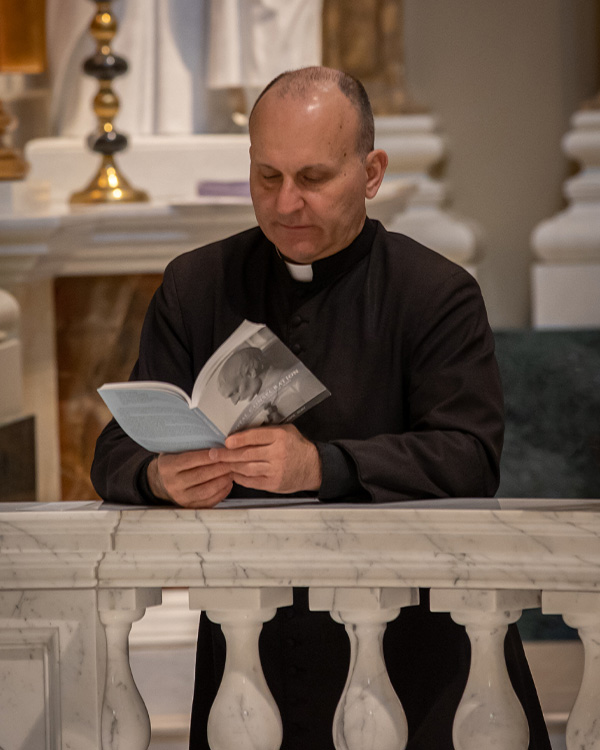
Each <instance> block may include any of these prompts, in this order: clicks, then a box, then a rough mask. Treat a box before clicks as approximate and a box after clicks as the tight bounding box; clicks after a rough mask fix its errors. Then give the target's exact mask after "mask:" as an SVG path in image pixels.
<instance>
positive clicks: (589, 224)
mask: <svg viewBox="0 0 600 750" xmlns="http://www.w3.org/2000/svg"><path fill="white" fill-rule="evenodd" d="M571 125H572V129H571V130H570V131H569V132H568V133H567V134H566V135H565V137H564V138H563V141H562V148H563V151H564V153H565V154H566V155H567V156H568V157H570V158H571V159H573V160H575V161H576V162H577V163H578V164H579V165H580V166H581V169H580V171H579V172H578V173H577V174H576V175H575V176H574V177H572V178H570V179H568V180H567V181H566V182H565V185H564V195H565V198H566V199H567V201H568V206H567V208H566V209H564V210H563V211H560V212H559V213H558V214H556V215H555V216H553V217H551V218H550V219H546V220H545V221H543V222H542V223H541V224H539V225H538V226H537V227H536V228H535V230H534V232H533V234H532V237H531V243H532V246H533V251H534V253H535V255H536V257H537V262H536V263H535V264H534V266H533V269H532V293H533V324H534V326H536V327H578V328H587V327H598V326H600V302H599V301H598V300H599V292H598V290H599V289H600V94H599V95H598V96H597V97H596V98H595V99H594V100H593V101H592V102H589V103H588V104H587V105H585V106H584V107H583V108H582V109H580V110H579V111H578V112H576V113H575V114H574V115H573V118H572V120H571Z"/></svg>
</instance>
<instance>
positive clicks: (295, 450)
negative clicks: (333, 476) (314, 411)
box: [208, 425, 321, 494]
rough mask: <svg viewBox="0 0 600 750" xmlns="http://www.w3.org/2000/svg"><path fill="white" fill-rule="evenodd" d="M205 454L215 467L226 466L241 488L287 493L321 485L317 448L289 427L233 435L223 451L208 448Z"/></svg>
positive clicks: (312, 488) (258, 429)
mask: <svg viewBox="0 0 600 750" xmlns="http://www.w3.org/2000/svg"><path fill="white" fill-rule="evenodd" d="M208 455H209V457H210V459H212V460H213V461H214V462H215V465H217V466H227V467H229V470H230V472H231V478H232V479H233V480H234V481H235V482H237V483H238V484H240V485H242V486H243V487H251V488H252V489H255V490H265V491H266V492H275V493H282V494H288V493H290V492H299V491H301V490H315V491H316V490H318V489H319V487H320V486H321V461H320V459H319V454H318V451H317V448H316V446H315V445H314V444H313V443H311V442H310V441H308V440H307V439H306V438H305V437H303V436H302V435H301V434H300V432H298V430H297V429H296V428H295V427H293V426H292V425H279V426H276V427H258V428H256V429H250V430H245V431H244V432H237V433H235V435H230V436H229V437H228V438H227V440H226V441H225V448H211V449H210V450H209V451H208Z"/></svg>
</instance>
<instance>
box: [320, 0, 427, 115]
mask: <svg viewBox="0 0 600 750" xmlns="http://www.w3.org/2000/svg"><path fill="white" fill-rule="evenodd" d="M403 27H404V7H403V0H361V2H356V0H324V3H323V64H324V65H327V66H329V67H331V68H340V69H341V70H345V71H346V72H347V73H350V75H353V76H355V77H356V78H359V79H360V80H361V81H362V83H363V84H364V86H365V89H366V90H367V93H368V95H369V99H370V100H371V106H372V107H373V112H374V113H375V114H376V115H397V114H416V113H419V112H425V111H426V109H425V108H424V107H422V106H420V105H418V104H417V103H415V101H414V100H413V99H412V98H411V97H410V95H409V93H408V90H407V85H406V77H405V74H404V44H403Z"/></svg>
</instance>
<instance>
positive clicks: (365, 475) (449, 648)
mask: <svg viewBox="0 0 600 750" xmlns="http://www.w3.org/2000/svg"><path fill="white" fill-rule="evenodd" d="M244 318H247V319H249V320H252V321H255V322H260V323H265V324H266V325H268V326H269V327H270V328H271V329H272V330H273V331H274V332H275V333H276V334H277V335H278V336H279V337H280V338H281V339H282V340H283V341H284V343H286V344H287V346H289V347H290V349H291V350H292V351H293V352H294V353H295V354H296V355H297V356H298V357H299V358H300V359H301V360H302V361H303V362H304V363H305V364H306V365H307V366H308V367H309V368H310V369H311V370H312V371H313V372H314V373H315V375H317V377H318V378H319V379H320V380H321V381H322V382H323V383H324V384H325V385H326V386H327V387H328V388H329V390H330V391H331V394H332V395H331V397H329V398H328V399H326V400H325V401H324V402H322V403H321V404H318V405H317V406H316V407H315V408H314V409H312V410H310V411H309V412H307V413H306V414H303V415H302V416H301V417H300V418H299V419H298V420H297V421H296V426H297V427H298V429H299V430H300V431H301V432H302V433H303V434H304V435H305V436H306V437H307V438H309V439H310V440H313V441H315V442H317V443H318V444H319V449H320V452H321V456H322V458H323V462H324V463H323V487H322V490H321V493H320V495H321V497H322V499H323V500H328V501H333V502H334V501H335V498H336V496H337V494H338V493H339V492H340V489H341V488H343V492H344V497H343V498H340V499H345V500H347V499H348V498H350V499H355V500H356V501H358V502H376V503H381V502H390V501H399V500H403V499H415V498H435V497H486V496H491V495H493V494H494V492H495V491H496V489H497V486H498V466H499V460H500V452H501V448H502V439H503V406H502V392H501V386H500V381H499V375H498V369H497V365H496V361H495V358H494V343H493V337H492V334H491V331H490V329H489V325H488V322H487V316H486V313H485V308H484V305H483V301H482V299H481V294H480V291H479V288H478V286H477V284H476V282H475V281H474V280H473V278H472V277H471V276H470V275H469V274H468V273H467V272H465V271H464V270H463V269H461V268H460V267H458V266H456V265H454V264H453V263H451V262H449V261H448V260H446V259H444V258H442V257H441V256H440V255H438V254H437V253H434V252H432V251H430V250H427V249H426V248H424V247H422V246H421V245H419V244H418V243H416V242H414V241H412V240H410V239H408V238H407V237H404V236H402V235H397V234H393V233H389V232H387V231H386V230H385V229H384V228H383V227H382V226H381V225H380V224H378V223H377V222H372V221H369V220H367V222H366V223H365V227H364V229H363V231H362V232H361V234H360V235H359V236H358V237H357V238H356V240H355V241H354V242H353V243H352V244H351V245H350V246H349V247H348V248H346V249H345V250H343V251H342V252H340V253H338V254H336V255H334V256H331V257H330V258H325V259H323V260H321V261H317V262H316V263H314V264H313V280H312V281H310V282H301V281H295V280H294V279H292V278H291V276H290V274H289V272H288V270H287V268H286V266H285V263H284V262H283V260H282V259H281V258H280V257H279V256H278V255H277V253H276V251H275V248H274V247H273V245H272V244H271V243H270V242H268V240H266V238H265V237H264V235H263V234H262V232H261V231H260V230H259V229H251V230H249V231H247V232H244V233H242V234H239V235H236V236H235V237H231V238H229V239H227V240H224V241H222V242H218V243H214V244H213V245H209V246H207V247H204V248H200V249H199V250H195V251H192V252H191V253H187V254H185V255H182V256H180V257H179V258H177V259H176V260H175V261H173V262H172V263H171V264H170V265H169V267H168V268H167V270H166V271H165V277H164V280H163V284H162V286H161V287H160V288H159V290H158V291H157V293H156V295H155V296H154V298H153V300H152V303H151V304H150V307H149V310H148V314H147V316H146V321H145V323H144V328H143V331H142V336H141V343H140V357H139V360H138V362H137V363H136V366H135V368H134V371H133V373H132V378H135V379H142V380H164V381H168V382H172V383H176V384H177V385H179V386H181V387H182V388H183V389H184V390H185V391H187V392H188V393H191V390H192V386H193V383H194V380H195V378H196V376H197V374H198V372H199V370H200V369H201V367H202V365H203V364H204V362H205V361H206V360H207V359H208V357H209V356H210V355H211V354H212V352H213V351H214V350H215V349H216V348H217V347H218V346H219V345H220V344H221V343H222V342H223V341H224V340H225V339H226V338H227V336H229V334H230V333H232V331H233V330H234V329H235V328H236V327H237V326H238V325H239V323H240V322H241V321H242V320H243V319H244ZM150 458H151V456H150V454H148V453H147V452H146V451H144V450H143V449H142V448H140V447H139V446H137V445H135V443H133V442H132V441H131V440H129V438H127V436H125V435H124V434H123V433H122V431H121V430H120V429H119V427H118V425H116V424H115V423H114V421H113V422H111V423H110V424H109V425H108V426H107V427H106V429H105V430H104V431H103V433H102V435H101V436H100V438H99V440H98V445H97V449H96V456H95V459H94V465H93V467H92V479H93V482H94V486H95V487H96V489H97V491H98V493H99V494H100V496H101V497H103V498H105V499H107V500H111V501H114V502H130V503H135V504H147V503H149V502H152V498H151V497H149V496H148V489H147V485H146V484H145V482H144V475H145V467H146V465H147V463H148V461H149V460H150ZM233 494H235V495H237V496H252V495H255V494H257V493H253V492H252V491H249V490H247V489H245V488H243V487H234V493H233ZM261 494H263V495H264V494H265V493H261ZM421 600H422V602H421V604H420V605H419V606H418V607H410V608H406V609H404V610H402V612H401V613H400V616H399V617H398V619H397V620H395V621H394V622H392V623H389V624H388V626H387V630H386V635H385V638H384V650H385V659H386V664H387V667H388V672H389V674H390V678H391V680H392V684H393V685H394V688H395V689H396V691H397V693H398V695H399V697H400V699H401V701H402V704H403V706H404V709H405V711H406V714H407V719H408V724H409V743H408V750H452V739H451V727H452V719H453V716H454V712H455V710H456V706H457V705H458V702H459V700H460V697H461V695H462V691H463V689H464V686H465V683H466V679H467V675H468V669H469V642H468V638H467V636H466V634H465V631H464V628H462V627H461V626H459V625H456V624H455V623H453V622H452V620H451V618H450V616H449V615H446V614H434V613H431V612H429V610H428V598H427V592H425V591H423V592H421ZM260 649H261V657H262V662H263V668H264V671H265V675H266V678H267V682H268V683H269V686H270V688H271V690H272V692H273V695H274V697H275V700H276V701H277V704H278V706H279V708H280V710H281V714H282V718H283V722H284V742H283V746H282V747H283V748H284V750H300V748H302V750H306V748H309V747H310V748H314V750H329V749H330V748H333V742H332V739H331V725H332V720H333V714H334V711H335V707H336V704H337V701H338V699H339V697H340V694H341V692H342V689H343V686H344V682H345V679H346V676H347V670H348V662H349V643H348V639H347V636H346V633H345V630H344V628H343V626H341V625H339V624H337V623H335V622H334V621H333V620H332V619H331V618H330V617H329V615H328V614H326V613H310V612H308V607H307V594H306V591H304V590H295V592H294V605H293V606H292V607H284V608H281V609H280V610H279V611H278V613H277V615H276V617H275V619H274V620H272V621H271V622H269V623H266V624H265V626H264V628H263V633H262V635H261V641H260ZM505 650H506V654H507V663H508V667H509V672H510V675H511V679H512V680H513V684H514V686H515V689H516V691H517V694H518V695H519V698H520V699H521V702H522V703H523V705H524V708H525V711H526V713H527V715H528V719H529V723H530V729H531V741H530V748H531V750H550V743H549V741H548V736H547V733H546V729H545V726H544V724H543V719H542V714H541V710H540V707H539V703H538V700H537V696H536V693H535V688H534V686H533V682H532V680H531V676H530V674H529V669H528V667H527V663H526V661H525V657H524V655H523V652H522V646H521V643H520V640H519V636H518V633H517V632H516V629H515V628H514V627H511V628H509V635H508V637H507V639H506V646H505ZM224 654H225V651H224V640H223V636H222V633H221V630H220V627H219V626H218V625H217V626H216V625H213V624H211V623H210V622H209V621H208V620H207V619H206V617H205V616H202V619H201V624H200V633H199V641H198V655H197V667H196V688H195V695H194V705H193V710H192V729H191V741H190V748H192V749H193V750H204V749H205V748H208V744H207V741H206V721H207V717H208V711H209V710H210V706H211V704H212V701H213V699H214V696H215V694H216V690H217V688H218V684H219V682H220V679H221V675H222V671H223V666H224Z"/></svg>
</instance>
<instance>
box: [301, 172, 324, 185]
mask: <svg viewBox="0 0 600 750" xmlns="http://www.w3.org/2000/svg"><path fill="white" fill-rule="evenodd" d="M302 179H303V180H304V182H307V183H308V184H309V185H316V184H317V183H319V182H323V181H324V179H325V178H324V177H323V175H320V174H319V175H314V174H305V175H302Z"/></svg>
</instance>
